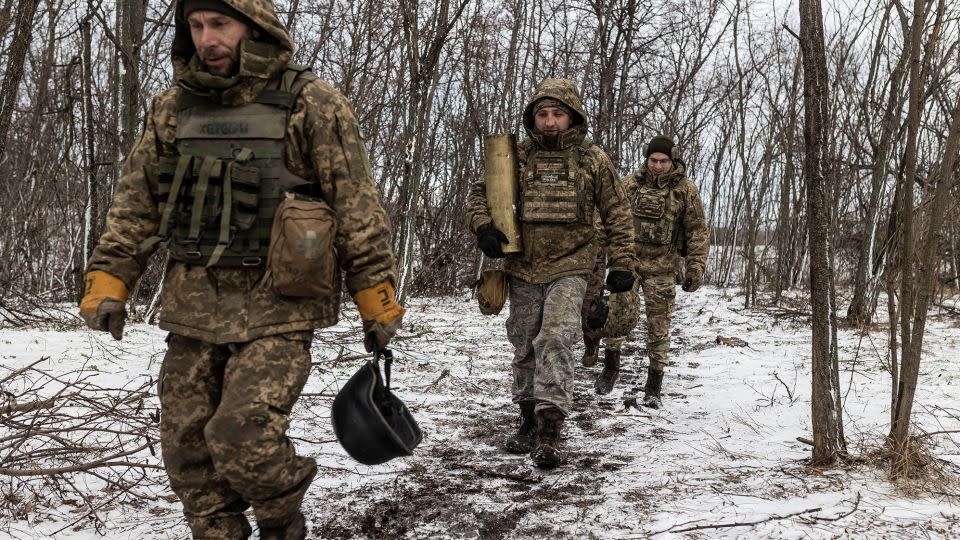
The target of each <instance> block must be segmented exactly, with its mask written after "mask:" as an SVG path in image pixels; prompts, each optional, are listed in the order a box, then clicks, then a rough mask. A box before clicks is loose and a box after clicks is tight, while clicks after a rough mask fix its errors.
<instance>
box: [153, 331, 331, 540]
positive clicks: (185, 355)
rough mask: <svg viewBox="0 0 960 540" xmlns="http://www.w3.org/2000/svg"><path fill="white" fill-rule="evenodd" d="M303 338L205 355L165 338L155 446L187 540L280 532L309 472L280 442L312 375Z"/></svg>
mask: <svg viewBox="0 0 960 540" xmlns="http://www.w3.org/2000/svg"><path fill="white" fill-rule="evenodd" d="M311 337H312V333H311V332H294V333H290V334H283V335H276V336H268V337H263V338H260V339H256V340H254V341H250V342H246V343H237V344H230V345H213V344H211V343H207V342H204V341H200V340H196V339H192V338H187V337H184V336H180V335H177V334H170V336H169V338H168V349H167V354H166V356H165V357H164V359H163V366H162V367H161V369H160V382H159V394H160V414H161V416H160V444H161V448H162V451H163V461H164V464H165V466H166V470H167V476H168V477H169V478H170V486H171V488H172V489H173V491H174V493H176V494H177V496H178V497H180V500H181V502H182V503H183V513H184V515H185V516H186V518H187V523H188V524H189V526H190V530H191V532H192V533H193V536H194V538H210V539H214V538H216V539H221V538H222V539H242V538H247V537H248V536H249V535H250V533H251V527H250V524H249V523H248V522H247V519H246V517H245V516H244V515H243V511H244V510H246V509H247V508H248V507H249V506H251V505H252V506H253V512H254V515H255V516H256V518H257V523H258V524H259V525H260V526H261V527H263V526H276V525H281V524H285V523H286V522H287V521H288V520H289V519H290V518H291V517H292V516H293V515H295V514H296V513H297V512H298V511H299V508H300V503H301V501H302V500H303V496H304V494H305V493H306V491H307V487H308V486H309V485H310V482H311V480H312V479H313V477H314V475H315V474H316V472H317V466H316V463H315V462H314V460H313V459H310V458H305V457H300V456H297V454H296V452H295V451H294V448H293V444H292V442H291V441H290V439H288V438H287V436H286V431H287V428H288V426H289V418H288V414H289V413H290V410H291V408H292V407H293V405H294V403H296V401H297V398H298V397H299V396H300V392H301V391H302V390H303V386H304V384H305V383H306V382H307V377H308V376H309V373H310V352H309V348H310V339H311Z"/></svg>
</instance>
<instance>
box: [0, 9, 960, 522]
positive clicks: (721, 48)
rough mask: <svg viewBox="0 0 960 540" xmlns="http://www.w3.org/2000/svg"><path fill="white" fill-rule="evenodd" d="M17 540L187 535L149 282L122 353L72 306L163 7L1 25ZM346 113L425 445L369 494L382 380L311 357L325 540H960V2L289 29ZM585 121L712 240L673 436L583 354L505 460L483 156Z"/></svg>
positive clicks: (681, 336) (319, 20)
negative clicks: (656, 139)
mask: <svg viewBox="0 0 960 540" xmlns="http://www.w3.org/2000/svg"><path fill="white" fill-rule="evenodd" d="M0 2H2V4H3V6H2V9H0V76H2V82H0V85H2V89H0V261H2V262H0V538H17V539H28V538H65V539H66V538H69V539H84V540H85V539H89V538H185V537H188V536H189V530H188V528H187V526H186V525H185V522H184V519H183V516H182V514H181V510H180V503H179V502H178V500H177V497H176V496H175V495H173V493H172V492H171V491H170V488H169V486H168V485H167V483H166V477H165V475H164V471H163V462H162V459H161V457H160V448H159V442H158V434H157V431H158V417H159V413H158V407H159V401H158V399H157V395H156V380H157V374H158V371H159V367H160V363H161V360H162V358H163V354H164V351H165V348H166V343H165V341H164V340H165V337H166V333H165V332H163V331H161V330H160V329H158V328H157V327H156V318H157V314H158V313H160V312H161V311H162V310H163V305H162V303H161V302H160V283H161V281H162V279H163V274H164V269H165V268H166V265H167V259H166V254H165V253H163V252H158V253H156V254H154V256H153V257H152V259H151V261H150V265H149V268H148V270H147V271H146V272H145V273H144V275H143V277H142V279H141V280H140V282H139V284H138V285H137V287H136V288H135V289H134V290H133V291H132V293H131V298H130V300H129V301H128V304H127V310H128V312H129V315H130V319H129V322H128V327H127V333H126V334H125V336H124V340H123V341H113V340H112V339H110V336H109V335H108V334H105V333H95V332H92V331H89V330H86V328H85V327H84V325H83V322H82V320H81V319H80V317H79V316H78V311H77V304H78V301H79V300H80V297H81V296H82V294H83V286H84V271H85V267H86V264H87V261H88V258H89V257H90V255H91V253H92V251H93V248H94V247H95V245H96V243H97V240H98V238H99V237H100V234H101V231H102V227H103V223H104V219H105V216H106V212H107V210H108V208H109V206H110V202H111V200H112V198H113V194H114V188H115V185H116V181H117V178H118V176H119V175H120V171H121V168H122V165H123V160H124V158H125V156H126V155H127V153H128V151H129V150H130V148H131V147H132V146H133V144H134V143H135V142H136V141H137V139H138V137H139V134H140V132H141V130H142V128H143V122H144V116H145V114H146V112H147V109H148V107H149V106H150V104H151V98H152V96H154V95H155V94H156V93H158V92H160V91H162V90H164V89H166V88H168V87H169V85H170V83H171V76H172V67H171V64H170V45H171V42H172V39H173V15H174V11H173V5H172V2H166V1H163V2H161V1H154V0H135V1H128V2H115V1H104V0H24V1H19V2H15V1H13V0H0ZM275 5H276V10H277V13H278V15H279V17H280V20H281V21H282V22H283V23H284V24H285V25H286V27H287V28H288V29H289V31H290V33H291V34H292V36H293V40H294V42H295V44H296V47H297V48H296V52H295V55H294V61H295V62H296V63H300V64H305V65H308V66H311V67H312V68H313V70H314V71H315V73H317V75H319V76H320V78H322V79H324V80H326V81H329V82H330V83H331V84H332V85H333V86H334V87H336V88H337V89H338V90H340V91H341V92H342V93H343V94H344V95H345V96H346V97H347V98H348V99H349V100H350V102H351V103H352V105H353V108H354V111H355V113H356V116H357V118H358V120H359V123H360V125H361V126H362V128H363V131H364V133H365V135H366V143H367V148H368V151H369V156H370V160H371V164H372V169H373V176H374V179H375V181H376V185H377V188H378V191H379V195H380V199H381V202H382V204H383V205H384V208H385V209H386V211H387V214H388V216H389V218H390V222H391V225H392V235H393V236H392V245H393V248H394V251H395V253H396V255H397V262H398V270H399V280H398V283H397V295H398V299H399V300H400V302H401V303H402V304H403V305H404V306H405V307H406V308H407V314H406V315H405V317H404V324H403V327H402V328H401V330H400V331H399V333H398V334H397V337H396V338H395V340H394V341H393V342H392V347H393V348H394V351H395V354H396V355H397V358H398V360H397V362H396V363H395V364H394V368H393V369H394V381H393V388H394V390H395V392H396V393H397V395H398V396H400V397H401V398H402V399H403V400H404V401H405V402H406V403H407V404H408V406H409V407H410V410H411V412H412V413H413V414H414V416H415V417H416V418H417V420H418V421H419V422H420V424H421V427H422V428H423V431H424V434H425V438H424V442H423V444H422V445H421V446H420V447H419V448H418V449H417V451H416V452H415V453H414V455H413V456H412V457H410V458H406V459H402V460H395V461H392V462H390V463H389V464H386V465H380V466H376V467H366V466H363V465H360V464H358V463H356V462H355V461H352V460H351V459H350V458H349V457H348V456H347V455H346V454H344V453H343V452H342V450H341V449H340V447H339V445H338V444H337V441H336V439H335V438H334V434H333V432H332V430H331V428H330V420H329V410H330V405H331V402H332V400H333V396H334V395H335V394H336V393H337V390H338V389H339V387H340V385H342V383H343V382H345V381H346V379H347V378H349V376H350V375H351V374H352V373H353V372H354V371H355V370H356V369H357V367H358V366H359V365H360V363H361V362H362V361H363V360H365V359H366V358H367V356H368V355H366V354H365V353H364V349H363V343H362V334H361V328H360V320H359V318H358V315H357V310H356V308H355V307H354V305H353V304H352V303H351V302H350V301H349V297H348V296H347V295H344V298H345V300H344V302H343V308H342V313H341V315H340V322H339V323H338V324H337V325H336V326H334V327H331V328H327V329H323V330H318V331H317V333H316V335H315V337H314V341H313V345H312V348H311V354H312V360H313V367H312V372H311V377H310V380H309V382H308V383H307V387H306V388H305V390H304V394H303V396H302V398H301V399H300V401H299V402H298V403H297V406H296V408H295V409H294V411H293V412H292V413H291V428H290V436H291V438H292V439H293V441H294V443H295V444H296V445H297V448H298V452H300V453H302V454H307V455H311V456H313V457H314V458H316V459H317V461H318V463H319V466H320V472H319V474H318V476H317V478H316V480H314V483H313V485H312V487H311V489H310V492H309V493H308V495H307V498H306V499H305V501H304V503H303V508H304V513H305V514H306V515H307V521H308V524H309V531H310V533H309V534H308V537H309V538H353V537H362V538H427V537H429V538H531V537H532V538H648V537H655V538H706V537H728V536H729V537H750V538H755V537H763V538H810V537H813V538H828V537H829V538H848V537H850V538H857V537H883V538H920V537H926V538H960V525H958V523H960V390H958V389H960V362H958V359H960V250H958V247H960V219H957V215H958V211H960V159H958V158H960V3H957V2H948V1H946V0H823V1H821V0H664V1H653V0H617V1H613V0H536V1H534V0H501V1H496V0H438V1H436V2H420V1H419V0H387V1H384V2H380V1H370V0H277V1H276V2H275ZM545 78H567V79H570V80H572V81H573V82H574V83H575V84H576V85H577V86H578V87H579V89H580V93H581V95H582V96H583V99H584V105H585V109H586V111H587V115H588V117H589V121H588V122H589V136H590V138H591V139H592V140H593V141H594V142H595V143H596V144H598V145H599V146H601V147H602V148H603V149H604V150H605V151H606V152H607V154H609V156H610V157H611V158H612V160H613V162H614V164H615V165H616V167H617V169H618V171H619V173H620V174H621V175H626V174H628V173H630V172H631V171H634V170H636V169H638V168H639V167H640V166H641V165H642V164H643V163H644V155H643V144H644V143H645V142H646V141H648V140H649V139H650V138H651V137H652V136H654V135H657V134H665V135H668V136H671V137H673V138H674V140H675V141H677V143H678V145H679V147H680V148H681V151H682V155H683V159H684V161H685V162H686V164H687V170H688V173H689V176H690V178H691V180H692V181H693V182H694V184H695V185H696V186H697V188H698V189H699V191H700V194H701V196H702V198H703V203H704V209H705V213H706V219H707V222H708V225H709V229H710V257H709V262H708V264H707V267H706V274H705V280H704V286H703V288H702V289H700V290H699V291H697V292H695V293H691V294H687V293H684V292H680V291H679V289H678V293H677V306H676V311H675V313H674V317H673V323H672V327H671V328H672V330H671V340H672V341H671V345H670V346H671V351H670V353H671V364H670V367H669V368H668V370H667V372H666V378H665V381H664V392H665V397H664V408H663V409H661V410H658V411H652V410H649V409H646V408H642V407H638V406H637V400H636V392H637V390H636V387H637V386H638V385H641V386H642V384H643V382H644V373H645V372H646V362H647V359H646V354H645V341H644V336H643V328H644V325H643V322H642V319H641V324H640V325H639V326H638V328H637V329H636V330H634V332H633V333H632V334H631V335H630V337H629V338H628V340H627V342H626V344H625V345H624V367H623V371H622V373H621V378H620V381H619V382H618V383H617V387H616V388H615V390H614V392H613V393H612V394H610V395H609V396H606V397H600V396H596V395H594V393H593V379H594V378H595V376H596V373H597V369H598V368H586V367H581V366H580V364H579V352H577V359H578V362H577V367H576V376H575V382H574V396H575V397H574V412H573V413H572V415H571V418H570V420H571V421H569V422H568V426H567V427H566V428H565V429H566V431H565V433H564V442H565V445H566V451H567V452H568V463H567V464H566V465H565V466H563V467H560V468H558V469H556V470H553V471H549V472H544V471H540V470H537V469H536V468H533V467H531V466H530V465H529V463H528V462H527V461H524V460H522V459H515V458H514V457H513V456H510V455H508V454H504V453H502V452H501V451H499V450H498V445H499V444H500V441H501V439H502V438H503V437H504V436H505V434H507V433H508V432H510V431H511V430H513V429H515V426H514V422H515V420H516V418H515V416H516V414H515V407H514V405H513V404H512V403H511V402H510V360H511V358H512V354H513V349H512V346H511V345H510V343H509V341H508V340H507V336H506V333H505V331H504V321H505V320H506V310H505V311H504V313H503V314H502V315H497V316H492V317H489V316H483V315H481V314H480V313H479V311H478V310H477V305H476V300H475V299H474V297H473V291H472V287H473V286H474V283H475V282H476V280H477V278H478V276H479V275H480V272H481V271H482V270H484V269H486V268H488V267H491V266H495V262H494V261H492V260H490V259H486V258H485V257H484V256H483V255H482V254H481V252H480V251H479V250H478V249H477V241H476V238H475V236H474V235H473V234H472V233H471V232H470V230H469V229H468V227H467V223H466V222H465V218H464V216H465V215H466V212H467V196H468V193H469V189H470V186H471V184H473V183H474V181H475V180H476V179H477V178H480V177H482V175H483V173H484V170H483V166H484V137H485V135H487V134H496V133H516V134H518V135H520V136H522V135H523V126H522V125H521V117H520V113H521V111H522V109H523V107H524V106H525V105H526V103H527V100H528V98H529V97H530V94H531V93H532V91H533V89H534V87H535V86H536V84H537V83H538V82H540V81H541V80H543V79H545Z"/></svg>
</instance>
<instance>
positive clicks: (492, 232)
mask: <svg viewBox="0 0 960 540" xmlns="http://www.w3.org/2000/svg"><path fill="white" fill-rule="evenodd" d="M509 243H510V240H507V235H505V234H503V231H501V230H500V229H498V228H496V227H494V226H493V222H492V221H491V222H490V223H485V224H483V225H481V226H479V227H478V228H477V246H478V247H479V248H480V251H482V252H483V254H484V255H486V256H487V257H490V258H491V259H502V258H504V257H505V256H506V255H504V253H503V246H502V245H501V244H509Z"/></svg>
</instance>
